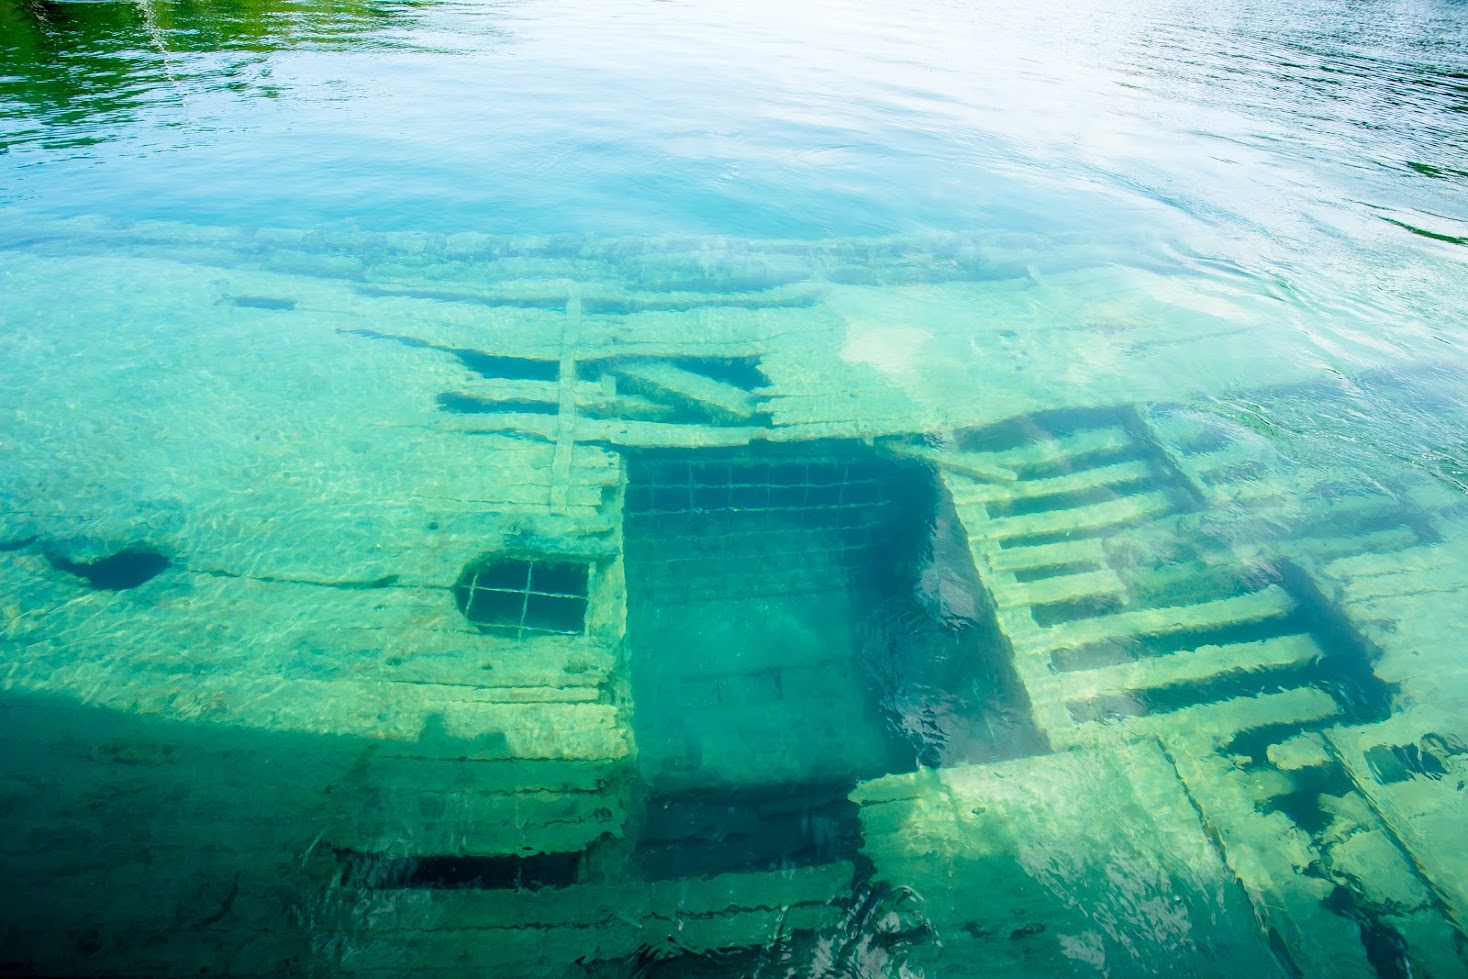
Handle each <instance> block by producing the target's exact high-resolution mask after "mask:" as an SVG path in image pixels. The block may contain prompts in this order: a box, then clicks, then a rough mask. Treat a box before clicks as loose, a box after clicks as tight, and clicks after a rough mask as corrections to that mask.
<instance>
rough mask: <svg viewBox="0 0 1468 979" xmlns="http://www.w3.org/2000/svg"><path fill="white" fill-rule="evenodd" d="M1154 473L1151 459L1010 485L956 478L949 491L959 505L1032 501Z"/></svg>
mask: <svg viewBox="0 0 1468 979" xmlns="http://www.w3.org/2000/svg"><path fill="white" fill-rule="evenodd" d="M1154 475H1155V471H1154V470H1153V468H1152V464H1151V463H1150V462H1145V461H1141V462H1119V463H1116V464H1115V465H1111V466H1101V467H1098V468H1096V469H1083V470H1081V471H1080V472H1074V473H1067V474H1065V475H1064V476H1052V477H1050V478H1049V479H1028V480H1021V481H1019V482H1017V483H1014V484H1013V485H1010V486H996V485H992V484H982V483H968V484H963V483H959V482H958V481H956V480H954V481H951V482H950V483H949V490H950V491H951V492H952V494H953V502H954V503H957V504H968V503H999V502H1003V501H1006V500H1028V499H1038V498H1041V497H1046V496H1059V495H1061V494H1063V493H1079V492H1084V491H1086V490H1093V489H1101V488H1103V487H1107V486H1114V485H1116V484H1118V483H1130V482H1135V481H1136V480H1140V479H1147V478H1149V477H1151V476H1154Z"/></svg>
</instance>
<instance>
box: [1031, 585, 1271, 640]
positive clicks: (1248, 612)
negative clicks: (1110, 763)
mask: <svg viewBox="0 0 1468 979" xmlns="http://www.w3.org/2000/svg"><path fill="white" fill-rule="evenodd" d="M1294 607H1295V602H1294V599H1292V598H1290V596H1289V594H1288V593H1287V592H1285V590H1284V589H1283V588H1281V587H1279V586H1278V585H1270V586H1269V587H1268V588H1265V589H1263V590H1261V591H1257V592H1253V593H1251V594H1248V595H1237V596H1234V597H1233V598H1220V599H1217V600H1215V601H1211V602H1201V603H1199V604H1197V605H1178V606H1171V607H1168V608H1149V609H1141V610H1138V611H1135V612H1120V613H1118V614H1116V615H1104V616H1098V617H1097V618H1093V619H1081V620H1079V621H1076V622H1067V623H1065V624H1063V625H1058V626H1053V627H1051V628H1049V629H1043V630H1040V631H1039V632H1038V633H1037V634H1035V635H1034V636H1033V637H1026V638H1027V642H1026V645H1027V646H1031V647H1032V648H1035V649H1036V650H1037V651H1038V649H1044V650H1047V651H1050V650H1056V649H1066V648H1074V647H1077V646H1087V645H1090V644H1092V643H1098V642H1106V641H1109V640H1117V639H1130V638H1136V637H1141V636H1165V635H1171V634H1173V633H1178V632H1192V631H1194V630H1204V629H1217V628H1221V627H1223V626H1229V625H1242V624H1245V623H1250V622H1260V621H1264V620H1267V619H1276V618H1281V617H1283V616H1285V615H1287V614H1288V613H1289V612H1290V610H1291V609H1293V608H1294Z"/></svg>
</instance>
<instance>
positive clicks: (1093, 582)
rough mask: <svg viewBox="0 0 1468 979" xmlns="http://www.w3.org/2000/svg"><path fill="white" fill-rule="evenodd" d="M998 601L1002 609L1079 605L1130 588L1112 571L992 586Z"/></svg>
mask: <svg viewBox="0 0 1468 979" xmlns="http://www.w3.org/2000/svg"><path fill="white" fill-rule="evenodd" d="M990 587H991V590H992V591H993V593H994V600H995V602H996V603H998V605H999V606H1000V607H1001V608H1016V607H1018V606H1022V605H1050V604H1054V603H1056V602H1076V601H1080V600H1082V599H1086V598H1107V597H1114V596H1119V595H1125V594H1126V585H1125V584H1123V583H1122V580H1121V578H1119V577H1117V574H1116V572H1115V571H1112V570H1110V569H1109V568H1108V569H1105V570H1101V571H1088V572H1085V573H1082V574H1070V575H1060V576H1058V577H1054V578H1042V579H1040V580H1039V581H1023V582H1014V583H1012V584H1001V583H999V582H991V583H990Z"/></svg>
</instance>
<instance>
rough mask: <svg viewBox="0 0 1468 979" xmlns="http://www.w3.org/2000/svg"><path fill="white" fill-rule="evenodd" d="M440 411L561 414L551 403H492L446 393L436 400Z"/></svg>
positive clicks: (491, 413)
mask: <svg viewBox="0 0 1468 979" xmlns="http://www.w3.org/2000/svg"><path fill="white" fill-rule="evenodd" d="M434 400H435V401H437V402H438V410H439V411H448V412H452V413H453V414H455V415H554V414H557V413H559V412H560V410H561V408H560V405H559V404H556V403H552V402H549V401H515V400H511V401H491V400H490V399H488V398H476V397H474V395H472V394H456V393H454V392H451V391H446V392H444V393H443V394H440V395H439V396H438V397H437V398H435V399H434Z"/></svg>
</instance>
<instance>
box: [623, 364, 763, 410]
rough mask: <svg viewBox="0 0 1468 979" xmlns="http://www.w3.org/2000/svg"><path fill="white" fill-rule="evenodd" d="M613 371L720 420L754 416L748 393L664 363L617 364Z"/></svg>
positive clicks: (752, 400)
mask: <svg viewBox="0 0 1468 979" xmlns="http://www.w3.org/2000/svg"><path fill="white" fill-rule="evenodd" d="M613 371H614V372H615V373H616V374H617V375H619V376H621V377H624V378H626V379H627V380H629V381H633V382H635V383H636V384H641V385H645V386H647V387H650V388H652V389H654V390H655V391H658V392H660V393H662V394H663V395H665V396H667V397H671V398H675V399H677V400H678V401H682V402H686V403H689V404H691V405H693V406H694V407H696V408H701V409H703V410H705V411H711V412H713V413H714V414H716V415H719V416H726V417H729V418H733V419H746V418H751V417H753V416H754V410H755V406H754V398H753V397H751V396H750V394H749V392H748V391H745V390H744V389H743V388H739V387H735V386H734V385H733V384H726V383H724V382H723V381H717V380H715V379H713V378H711V377H705V376H704V375H702V374H697V373H694V372H693V371H689V370H684V369H683V368H681V367H678V366H677V365H675V364H670V363H668V362H666V361H657V360H634V361H629V362H626V363H619V364H617V365H616V366H615V367H614V368H613Z"/></svg>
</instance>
